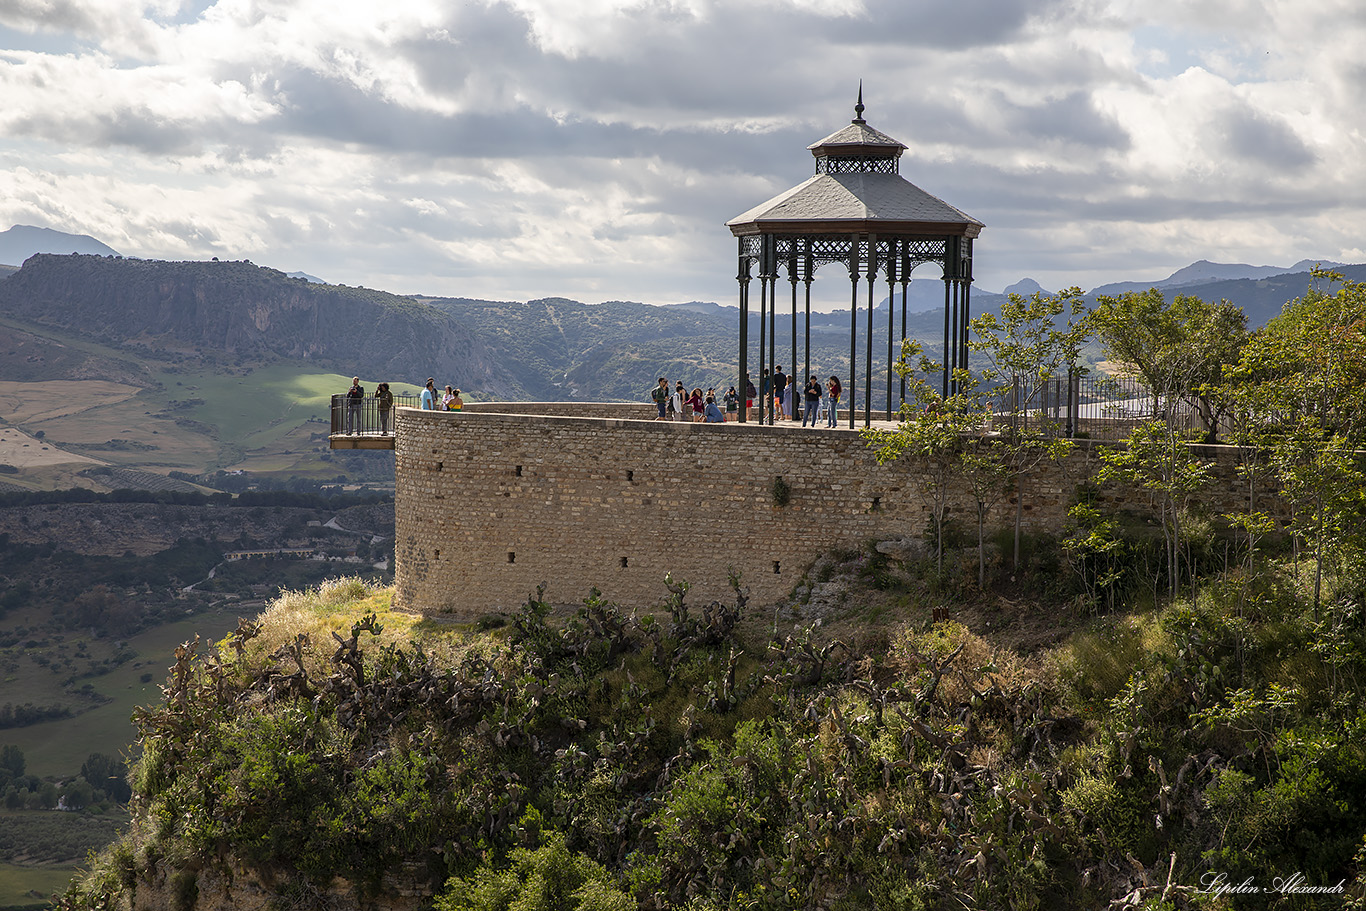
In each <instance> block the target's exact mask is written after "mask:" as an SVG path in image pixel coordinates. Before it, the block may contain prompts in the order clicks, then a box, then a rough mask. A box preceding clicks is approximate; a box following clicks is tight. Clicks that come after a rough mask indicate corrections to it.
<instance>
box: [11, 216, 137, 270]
mask: <svg viewBox="0 0 1366 911" xmlns="http://www.w3.org/2000/svg"><path fill="white" fill-rule="evenodd" d="M35 253H90V254H94V255H97V256H117V255H118V251H117V250H115V249H114V248H113V247H110V246H107V245H105V244H102V243H100V242H99V241H98V240H96V239H95V238H93V237H90V236H89V235H86V234H65V233H63V232H61V231H54V230H52V229H51V228H35V227H33V226H32V225H15V226H14V227H12V228H10V229H9V230H8V231H0V264H3V265H6V266H21V265H23V263H24V260H26V259H28V258H29V257H30V256H32V255H34V254H35Z"/></svg>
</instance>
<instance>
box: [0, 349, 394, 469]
mask: <svg viewBox="0 0 1366 911" xmlns="http://www.w3.org/2000/svg"><path fill="white" fill-rule="evenodd" d="M86 347H98V346H91V345H90V344H89V343H86ZM112 353H114V352H111V354H112ZM124 356H125V357H126V354H124ZM148 367H149V372H148V374H145V375H144V379H146V378H147V377H149V376H150V378H151V379H152V380H153V382H154V385H153V386H151V387H150V388H143V389H138V390H136V392H135V393H134V394H132V395H131V396H129V395H128V393H127V391H125V392H123V393H122V395H121V396H119V398H117V399H111V398H104V399H101V398H99V397H92V398H91V399H90V400H89V401H86V400H81V399H79V398H76V399H73V397H72V389H73V388H76V387H74V386H73V385H71V384H66V383H56V382H52V381H48V382H45V383H30V382H21V381H17V380H9V381H5V382H4V384H3V385H4V386H5V387H6V389H8V390H9V391H10V393H11V394H12V395H15V396H19V395H22V397H23V400H24V402H25V403H26V405H25V408H26V411H25V414H22V415H20V416H19V420H18V421H17V422H16V423H17V424H18V425H19V426H20V427H21V428H22V429H23V430H24V431H25V432H26V433H29V434H33V433H37V432H39V431H41V432H42V435H43V444H44V445H52V446H55V447H59V448H61V449H64V450H67V451H69V452H72V453H75V454H78V455H81V456H85V457H88V458H93V459H98V460H100V461H102V462H106V463H108V464H111V465H114V466H117V467H126V468H135V469H141V470H146V471H151V472H156V473H160V474H165V473H166V472H168V471H171V470H178V471H185V472H190V473H200V472H205V471H213V470H217V469H228V468H241V469H245V470H247V471H251V472H254V473H265V474H281V475H298V476H301V477H332V476H334V475H336V474H338V473H339V469H340V466H339V465H337V464H335V463H334V464H328V463H327V462H325V461H322V460H321V458H320V456H321V455H322V453H323V452H324V451H325V450H326V448H327V444H326V436H327V433H328V430H329V426H330V425H329V405H330V396H332V395H334V394H341V393H343V392H345V391H346V389H347V388H348V387H349V386H350V383H351V378H350V377H349V376H342V375H341V374H336V373H317V372H313V371H311V370H309V369H308V368H306V367H301V366H296V365H285V364H276V365H272V366H269V367H261V368H258V369H250V368H238V369H235V370H233V371H232V372H230V373H227V372H218V371H212V370H188V371H187V370H185V369H183V368H178V367H172V366H168V365H162V364H155V365H152V364H149V365H148ZM361 381H362V383H363V384H364V385H365V388H366V390H367V391H371V392H372V391H373V390H374V388H375V386H376V383H377V381H376V380H374V379H371V378H369V377H362V378H361ZM391 386H392V388H393V390H394V392H395V393H400V392H407V393H412V394H417V393H418V392H420V387H417V386H413V385H411V384H407V383H397V382H392V381H391ZM121 388H123V389H125V390H130V389H131V388H132V387H127V386H125V387H121ZM11 420H12V421H13V419H12V418H11ZM3 461H5V458H4V454H3V453H0V462H3ZM89 464H90V463H86V464H78V463H68V464H64V465H44V466H36V467H34V468H32V469H26V470H24V471H22V472H21V473H20V474H18V475H14V476H7V480H8V481H10V482H12V483H15V484H17V485H18V486H19V487H24V488H32V489H52V488H57V487H63V486H73V485H75V486H89V485H90V483H91V482H89V481H85V482H81V481H80V480H79V479H76V478H75V477H74V475H75V473H76V472H77V471H80V470H82V469H85V468H86V467H88V465H89Z"/></svg>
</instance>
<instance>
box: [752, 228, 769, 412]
mask: <svg viewBox="0 0 1366 911" xmlns="http://www.w3.org/2000/svg"><path fill="white" fill-rule="evenodd" d="M763 270H764V258H763V254H762V253H761V254H760V256H759V376H758V377H757V378H756V379H755V381H754V389H755V393H756V398H758V399H759V423H760V424H762V423H763V422H764V396H763V391H764V365H765V360H764V356H765V354H766V353H767V352H766V350H765V349H766V347H767V345H766V340H767V338H768V336H767V335H766V334H765V330H766V329H767V328H768V321H767V320H768V282H766V281H764V271H763Z"/></svg>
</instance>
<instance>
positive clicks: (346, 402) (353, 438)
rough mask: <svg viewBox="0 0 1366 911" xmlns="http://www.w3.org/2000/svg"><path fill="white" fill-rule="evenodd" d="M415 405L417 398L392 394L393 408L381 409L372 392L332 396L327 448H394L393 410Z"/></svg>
mask: <svg viewBox="0 0 1366 911" xmlns="http://www.w3.org/2000/svg"><path fill="white" fill-rule="evenodd" d="M405 406H406V407H409V408H416V407H417V406H418V397H417V396H416V395H409V394H406V393H397V392H396V393H394V407H393V408H391V409H389V410H388V411H381V410H380V407H379V399H378V398H376V397H375V396H373V395H367V396H363V397H361V398H360V399H359V400H357V399H352V398H351V397H350V396H347V395H334V396H332V408H331V411H332V427H331V430H330V431H329V432H328V435H327V443H328V448H329V449H393V448H394V409H396V408H401V407H405Z"/></svg>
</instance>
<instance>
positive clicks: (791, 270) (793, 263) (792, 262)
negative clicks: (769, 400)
mask: <svg viewBox="0 0 1366 911" xmlns="http://www.w3.org/2000/svg"><path fill="white" fill-rule="evenodd" d="M793 247H794V248H795V247H796V244H795V243H794V244H793ZM787 272H788V276H787V277H788V278H789V279H791V281H792V372H791V373H790V374H788V375H789V376H793V377H795V376H796V375H797V254H796V252H793V254H792V258H791V259H789V260H788V261H787ZM783 397H784V398H786V397H787V392H786V390H784V392H783ZM797 406H798V403H797V402H791V403H790V404H789V405H788V409H789V410H790V411H791V412H792V416H793V417H794V418H795V417H796V416H797Z"/></svg>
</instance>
